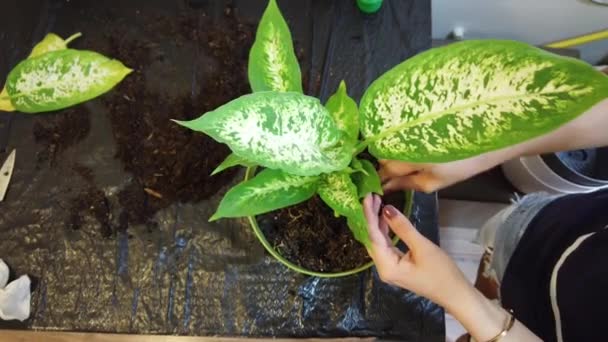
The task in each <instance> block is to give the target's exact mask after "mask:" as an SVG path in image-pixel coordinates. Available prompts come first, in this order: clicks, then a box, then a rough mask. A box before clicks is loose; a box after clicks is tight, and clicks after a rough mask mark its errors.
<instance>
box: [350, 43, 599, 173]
mask: <svg viewBox="0 0 608 342" xmlns="http://www.w3.org/2000/svg"><path fill="white" fill-rule="evenodd" d="M606 97H608V78H607V77H606V76H605V75H602V74H601V73H600V72H598V71H596V70H594V69H593V68H592V67H590V66H589V65H587V64H585V63H584V62H581V61H577V60H574V59H571V58H566V57H560V56H557V55H554V54H551V53H548V52H545V51H542V50H540V49H537V48H535V47H532V46H529V45H527V44H524V43H519V42H514V41H500V40H482V41H465V42H460V43H455V44H452V45H449V46H445V47H440V48H436V49H432V50H429V51H427V52H424V53H421V54H419V55H417V56H415V57H413V58H411V59H409V60H407V61H405V62H404V63H402V64H400V65H398V66H396V67H395V68H393V69H392V70H390V71H388V72H387V73H386V74H384V75H383V76H381V77H380V78H379V79H378V80H376V81H375V82H374V83H373V84H372V85H371V86H370V88H369V89H368V90H367V91H366V92H365V94H364V95H363V98H362V100H361V106H360V111H361V132H362V134H363V136H364V138H365V139H366V143H369V150H370V152H371V153H372V154H373V155H374V156H375V157H377V158H386V159H399V160H404V161H409V162H448V161H453V160H458V159H464V158H467V157H471V156H474V155H477V154H480V153H483V152H488V151H492V150H496V149H500V148H503V147H506V146H509V145H513V144H517V143H519V142H522V141H524V140H527V139H531V138H534V137H537V136H539V135H542V134H544V133H547V132H549V131H551V130H553V129H556V128H557V127H559V126H560V125H562V124H564V123H565V122H567V121H570V120H572V119H574V118H576V117H577V116H578V115H580V114H581V113H583V112H584V111H586V110H587V109H589V108H590V107H591V106H593V105H594V104H596V103H597V102H599V101H600V100H602V99H604V98H606Z"/></svg>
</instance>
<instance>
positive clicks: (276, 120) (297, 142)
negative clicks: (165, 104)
mask: <svg viewBox="0 0 608 342" xmlns="http://www.w3.org/2000/svg"><path fill="white" fill-rule="evenodd" d="M176 122H177V123H179V124H180V125H183V126H185V127H188V128H190V129H192V130H195V131H201V132H204V133H205V134H208V135H209V136H211V137H212V138H213V139H215V140H217V141H219V142H222V143H225V144H228V146H230V148H231V149H232V151H233V152H234V153H235V154H237V155H239V156H241V157H242V158H245V159H247V160H248V161H250V162H252V163H255V164H258V165H262V166H265V167H268V168H271V169H281V170H285V171H287V172H290V173H293V174H295V175H300V176H312V175H318V174H320V173H323V172H332V171H336V170H341V169H343V168H345V167H346V166H347V165H348V163H349V162H350V159H351V155H350V153H349V152H348V151H347V150H346V149H345V147H344V145H342V144H341V143H342V142H341V137H342V133H341V132H340V131H339V130H338V128H337V127H336V125H335V123H334V122H333V120H332V118H331V116H330V114H329V113H328V112H327V110H326V109H325V108H324V107H323V106H322V105H321V103H320V102H319V100H317V99H315V98H314V97H310V96H306V95H302V94H299V93H294V92H286V93H284V92H257V93H253V94H249V95H244V96H241V97H239V98H238V99H236V100H233V101H231V102H229V103H227V104H225V105H223V106H221V107H219V108H217V109H216V110H214V111H212V112H208V113H206V114H204V115H202V116H201V117H200V118H198V119H195V120H192V121H176Z"/></svg>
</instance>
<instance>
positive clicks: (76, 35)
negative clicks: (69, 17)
mask: <svg viewBox="0 0 608 342" xmlns="http://www.w3.org/2000/svg"><path fill="white" fill-rule="evenodd" d="M80 36H82V32H76V33H74V34H73V35H71V36H69V37H68V38H67V39H66V40H65V45H68V44H70V43H71V42H72V41H73V40H74V39H76V38H78V37H80Z"/></svg>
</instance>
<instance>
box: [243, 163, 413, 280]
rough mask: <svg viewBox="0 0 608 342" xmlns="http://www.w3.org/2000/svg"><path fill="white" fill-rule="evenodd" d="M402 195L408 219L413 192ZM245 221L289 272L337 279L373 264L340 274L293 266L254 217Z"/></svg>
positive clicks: (369, 263)
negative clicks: (268, 237)
mask: <svg viewBox="0 0 608 342" xmlns="http://www.w3.org/2000/svg"><path fill="white" fill-rule="evenodd" d="M253 172H255V167H248V168H247V170H246V172H245V180H248V179H249V178H250V177H251V175H252V174H253ZM404 194H405V208H404V209H405V210H404V212H405V214H406V216H408V217H409V216H410V214H411V212H412V206H413V203H414V202H413V198H414V192H413V191H406V192H404ZM247 219H248V220H249V224H250V225H251V228H252V229H253V232H254V233H255V236H256V237H257V238H258V240H259V241H260V243H261V244H262V246H264V248H265V249H266V251H268V253H270V255H272V256H273V257H274V258H275V259H277V260H278V261H279V262H280V263H282V264H283V265H285V266H287V267H288V268H290V269H291V270H293V271H296V272H298V273H302V274H306V275H309V276H314V277H320V278H339V277H345V276H349V275H353V274H357V273H359V272H361V271H364V270H366V269H368V268H370V267H372V266H373V265H374V262H373V261H370V262H368V263H365V264H363V265H361V266H359V267H356V268H353V269H350V270H346V271H341V272H317V271H311V270H308V269H306V268H304V267H301V266H298V265H296V264H294V263H293V262H291V261H289V260H287V259H286V258H285V257H283V256H282V255H281V254H280V253H279V252H278V251H276V250H275V249H274V248H273V247H272V245H270V242H268V240H266V236H265V235H264V233H263V232H262V230H261V229H260V226H259V225H258V221H257V220H256V218H255V216H247ZM398 241H399V238H398V237H397V236H395V237H394V238H393V244H397V242H398Z"/></svg>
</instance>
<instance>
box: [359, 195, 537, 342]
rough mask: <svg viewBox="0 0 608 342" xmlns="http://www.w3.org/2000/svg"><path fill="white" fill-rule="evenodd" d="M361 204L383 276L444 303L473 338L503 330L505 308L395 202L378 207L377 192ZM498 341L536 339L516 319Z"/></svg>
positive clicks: (372, 250)
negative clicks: (485, 293)
mask: <svg viewBox="0 0 608 342" xmlns="http://www.w3.org/2000/svg"><path fill="white" fill-rule="evenodd" d="M363 206H364V210H365V217H366V218H367V223H368V232H369V236H370V239H371V246H370V248H369V249H368V253H369V255H370V256H371V257H372V259H373V260H374V263H375V264H376V268H377V269H378V274H379V275H380V278H381V279H382V280H383V281H385V282H387V283H390V284H393V285H396V286H399V287H402V288H405V289H408V290H410V291H413V292H415V293H417V294H419V295H421V296H424V297H427V298H429V299H430V300H432V301H434V302H435V303H437V304H439V305H441V306H443V307H444V308H446V310H447V311H448V312H450V313H451V314H452V315H454V317H455V318H456V319H457V320H458V321H459V322H460V323H461V324H462V325H463V326H464V327H465V329H467V331H468V332H469V333H470V334H471V336H473V337H474V338H475V340H477V341H488V340H490V339H492V338H493V337H495V336H496V335H498V334H499V333H500V332H501V331H502V330H503V329H504V326H505V322H506V321H507V317H508V313H507V312H506V311H505V310H504V309H502V308H500V307H499V306H497V305H496V304H494V303H492V302H491V301H490V300H489V299H487V298H485V297H484V296H483V295H482V294H481V293H480V292H479V291H477V290H476V289H475V288H474V287H473V286H472V285H471V284H470V283H469V282H468V280H467V279H466V278H465V276H464V274H462V272H461V271H460V270H459V269H458V267H457V266H456V264H454V262H453V261H452V259H450V257H449V256H448V255H447V254H446V253H445V252H444V251H442V250H441V249H440V248H439V247H438V246H437V245H435V244H434V243H432V242H431V241H429V240H428V239H426V238H425V237H424V236H422V234H420V233H419V232H418V231H417V230H416V228H414V226H412V224H411V223H410V221H408V219H407V218H406V217H405V216H403V214H401V213H400V212H399V211H398V210H397V209H395V207H393V206H390V205H388V206H386V207H384V208H382V201H381V199H380V197H378V196H377V195H367V196H366V197H365V200H364V201H363ZM380 210H382V213H380ZM389 228H390V229H391V230H392V231H393V232H394V233H395V234H396V235H397V236H398V237H399V238H400V239H401V240H402V241H403V242H405V244H406V245H407V246H408V247H409V251H408V252H407V253H403V252H402V251H400V250H399V249H398V248H397V247H394V246H393V244H392V242H391V239H390V237H389V236H388V231H389ZM503 341H504V342H511V341H518V342H524V341H535V342H536V341H540V339H539V338H538V337H536V336H535V335H534V334H533V333H532V332H530V330H528V328H526V327H525V326H524V325H523V324H521V323H519V322H515V324H514V326H513V328H512V329H511V330H510V331H509V332H508V334H507V336H505V337H503V338H502V339H501V342H503Z"/></svg>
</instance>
